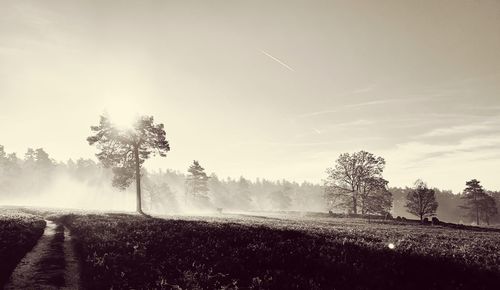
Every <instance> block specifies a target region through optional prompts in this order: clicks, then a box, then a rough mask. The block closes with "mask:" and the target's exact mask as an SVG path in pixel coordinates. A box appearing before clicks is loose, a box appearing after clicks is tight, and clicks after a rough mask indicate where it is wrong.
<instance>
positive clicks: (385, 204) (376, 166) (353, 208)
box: [324, 151, 392, 214]
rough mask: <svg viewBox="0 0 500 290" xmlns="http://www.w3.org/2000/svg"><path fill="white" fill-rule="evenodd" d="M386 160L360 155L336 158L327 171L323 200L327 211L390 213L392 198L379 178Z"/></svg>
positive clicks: (358, 153) (359, 153)
mask: <svg viewBox="0 0 500 290" xmlns="http://www.w3.org/2000/svg"><path fill="white" fill-rule="evenodd" d="M384 167H385V160H384V159H383V158H382V157H376V156H374V155H373V154H372V153H369V152H366V151H359V152H355V153H353V154H349V153H344V154H341V155H340V156H339V158H338V159H337V161H336V163H335V166H334V167H333V168H328V169H327V171H326V172H327V174H328V177H327V180H326V181H325V182H324V186H325V197H326V199H327V201H328V203H329V205H330V207H339V208H342V209H347V210H348V211H349V212H351V213H354V214H357V213H358V211H359V209H360V208H361V213H363V214H366V213H368V212H373V211H376V212H378V211H381V209H384V210H388V209H389V210H390V207H391V204H392V196H391V195H390V192H389V191H388V190H387V183H388V182H387V181H386V180H385V179H384V178H383V177H382V172H383V171H384Z"/></svg>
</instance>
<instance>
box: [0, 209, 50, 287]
mask: <svg viewBox="0 0 500 290" xmlns="http://www.w3.org/2000/svg"><path fill="white" fill-rule="evenodd" d="M44 228H45V221H44V220H43V219H42V218H40V217H38V216H35V215H31V214H27V213H21V212H19V211H17V210H13V209H2V210H1V211H0V261H1V262H0V288H1V287H3V285H4V284H5V282H6V281H7V280H8V278H9V276H10V273H11V272H12V270H13V269H14V267H15V266H16V265H17V263H18V262H19V261H20V260H21V258H22V257H23V256H24V255H25V254H26V253H27V252H28V251H30V250H31V248H33V246H34V245H35V244H36V242H37V240H38V238H40V236H41V235H42V233H43V229H44Z"/></svg>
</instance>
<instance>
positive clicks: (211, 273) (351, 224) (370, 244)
mask: <svg viewBox="0 0 500 290" xmlns="http://www.w3.org/2000/svg"><path fill="white" fill-rule="evenodd" d="M60 221H61V222H62V223H64V224H65V225H66V226H67V227H69V228H70V229H71V231H72V234H73V236H74V237H75V238H76V241H77V253H78V254H79V255H80V259H81V261H82V262H83V263H82V264H83V265H82V280H83V283H84V286H86V287H87V288H89V289H109V288H111V286H113V289H130V288H134V289H179V288H182V289H241V288H245V289H491V287H493V286H494V285H498V283H500V233H495V232H478V231H471V230H459V229H450V228H447V227H440V226H420V225H414V224H397V223H394V222H376V223H375V222H372V223H367V222H366V221H364V220H360V219H332V218H323V219H322V218H319V219H309V218H287V219H282V218H279V217H275V218H261V217H255V216H253V217H250V216H247V217H245V216H241V215H240V216H237V215H235V216H225V217H212V218H208V217H200V218H196V217H192V218H187V217H169V219H150V218H144V217H141V216H137V215H124V214H108V215H104V214H103V215H95V214H94V215H64V216H62V217H61V218H60ZM389 244H393V245H394V249H390V248H389V247H388V245H389Z"/></svg>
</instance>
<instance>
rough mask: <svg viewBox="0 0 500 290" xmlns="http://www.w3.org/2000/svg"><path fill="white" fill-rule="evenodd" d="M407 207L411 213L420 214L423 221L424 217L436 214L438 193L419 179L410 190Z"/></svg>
mask: <svg viewBox="0 0 500 290" xmlns="http://www.w3.org/2000/svg"><path fill="white" fill-rule="evenodd" d="M405 207H406V209H407V211H408V212H409V213H411V214H414V215H416V216H418V217H419V218H420V221H423V219H424V218H426V217H431V216H433V215H435V214H436V211H437V208H438V203H437V201H436V193H435V191H434V190H433V189H430V188H428V187H427V184H425V182H423V181H422V180H420V179H419V180H417V181H415V186H414V188H413V189H411V190H410V191H409V192H408V194H407V196H406V205H405Z"/></svg>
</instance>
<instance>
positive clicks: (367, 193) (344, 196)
mask: <svg viewBox="0 0 500 290" xmlns="http://www.w3.org/2000/svg"><path fill="white" fill-rule="evenodd" d="M384 168H385V160H384V158H382V157H377V156H375V155H373V154H372V153H370V152H366V151H359V152H354V153H352V154H350V153H344V154H341V155H340V156H339V158H338V159H337V160H336V162H335V164H334V166H333V167H331V168H328V169H327V170H326V172H327V174H328V176H327V179H326V180H325V182H324V188H325V199H326V202H327V204H328V207H329V209H330V211H335V210H336V211H337V212H339V211H340V212H343V213H345V214H348V215H354V216H358V215H361V216H370V215H378V216H384V217H388V216H389V215H390V214H392V215H398V216H403V217H404V216H407V215H411V216H417V217H418V218H419V219H420V221H421V222H423V223H426V222H427V221H428V219H429V218H431V217H432V218H434V220H435V221H438V220H439V219H437V216H439V217H440V218H441V219H443V220H446V221H453V222H464V221H465V222H470V221H473V222H474V223H475V224H476V225H480V224H481V223H482V222H483V223H486V224H490V223H498V222H500V217H499V215H498V205H499V204H500V194H499V193H498V192H490V191H487V190H485V189H484V188H483V187H482V185H481V184H480V181H478V180H476V179H472V180H469V181H467V182H465V185H466V187H465V188H464V190H463V192H461V193H459V194H456V195H454V194H452V193H451V192H442V191H439V190H438V189H432V188H429V187H428V186H427V184H425V182H423V181H422V180H417V181H416V182H415V184H414V186H413V187H412V188H408V187H407V188H405V189H401V188H389V187H388V183H389V182H388V181H387V180H386V179H384V177H383V175H382V174H383V171H384Z"/></svg>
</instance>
